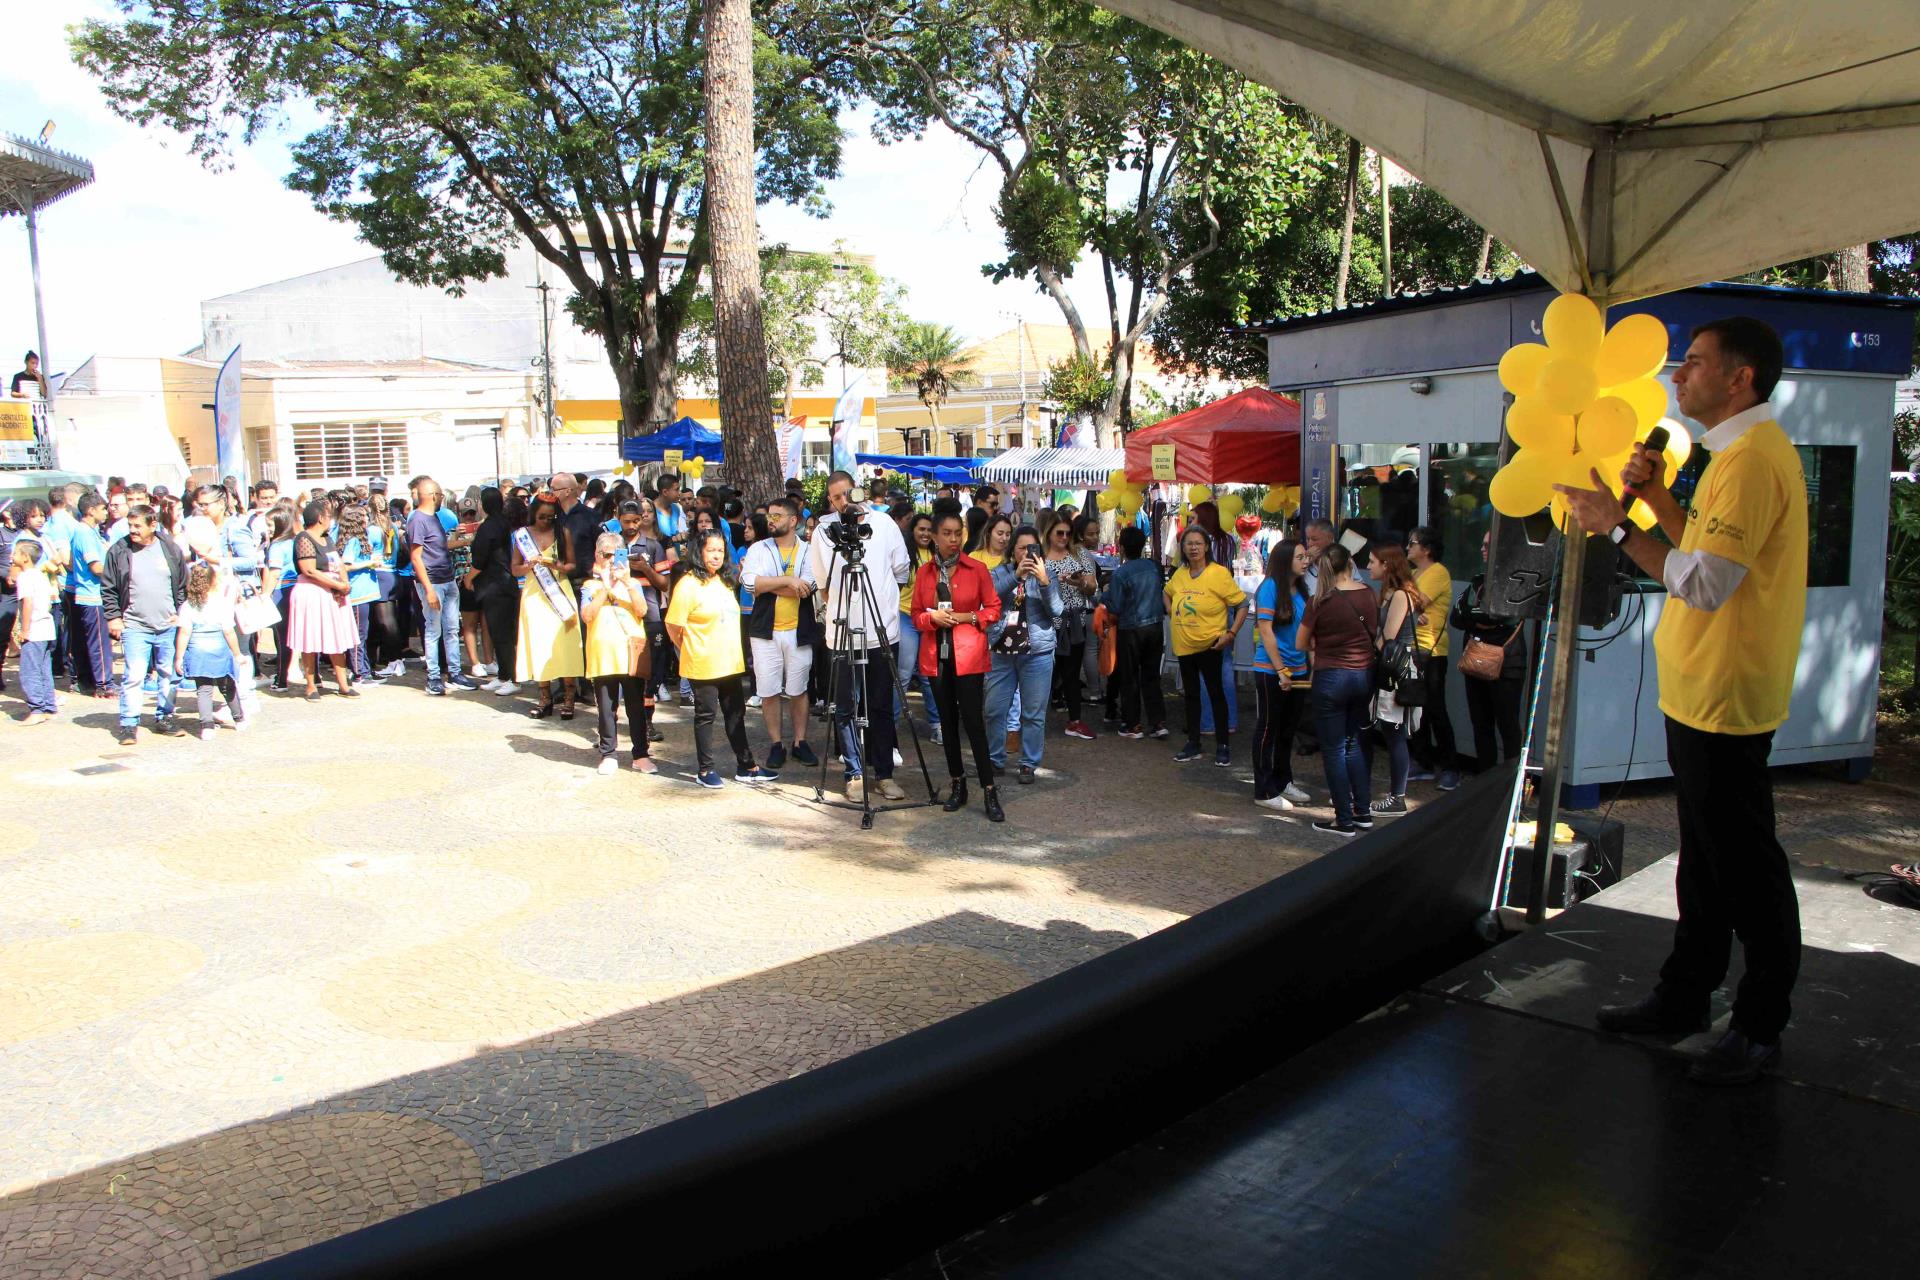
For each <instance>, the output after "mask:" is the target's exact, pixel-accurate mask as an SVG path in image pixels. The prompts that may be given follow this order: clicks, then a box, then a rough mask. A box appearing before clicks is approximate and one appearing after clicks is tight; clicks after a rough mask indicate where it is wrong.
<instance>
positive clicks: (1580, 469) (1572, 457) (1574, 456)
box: [1537, 449, 1600, 489]
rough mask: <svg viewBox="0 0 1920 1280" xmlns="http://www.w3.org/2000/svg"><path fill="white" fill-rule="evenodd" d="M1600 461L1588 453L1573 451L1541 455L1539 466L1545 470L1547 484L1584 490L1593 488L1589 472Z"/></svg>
mask: <svg viewBox="0 0 1920 1280" xmlns="http://www.w3.org/2000/svg"><path fill="white" fill-rule="evenodd" d="M1599 462H1600V460H1599V459H1598V458H1597V457H1595V456H1593V455H1592V454H1588V453H1575V452H1574V451H1572V450H1571V449H1569V450H1567V451H1566V452H1564V453H1547V454H1542V455H1540V459H1539V462H1538V464H1537V465H1539V466H1540V467H1542V468H1544V469H1545V471H1546V474H1547V483H1549V484H1565V485H1575V486H1578V487H1579V488H1582V489H1591V488H1593V477H1591V476H1589V475H1588V474H1587V472H1589V471H1591V470H1593V468H1594V467H1595V466H1597V465H1599Z"/></svg>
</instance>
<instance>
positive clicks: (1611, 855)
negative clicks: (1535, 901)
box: [1506, 813, 1627, 909]
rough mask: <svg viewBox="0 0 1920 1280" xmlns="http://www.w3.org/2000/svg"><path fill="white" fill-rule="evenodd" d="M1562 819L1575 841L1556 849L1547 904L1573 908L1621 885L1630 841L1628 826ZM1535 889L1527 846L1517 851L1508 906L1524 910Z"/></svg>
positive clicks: (1593, 819) (1567, 816) (1566, 816)
mask: <svg viewBox="0 0 1920 1280" xmlns="http://www.w3.org/2000/svg"><path fill="white" fill-rule="evenodd" d="M1560 820H1561V821H1562V822H1564V823H1566V824H1567V825H1568V826H1569V827H1572V828H1573V839H1572V840H1570V841H1568V842H1566V843H1564V844H1562V843H1560V842H1558V841H1556V842H1555V843H1554V846H1553V865H1552V867H1551V868H1550V869H1549V870H1548V872H1547V905H1548V906H1549V907H1553V908H1560V907H1570V906H1572V905H1573V904H1574V903H1576V902H1581V901H1584V900H1585V899H1587V898H1591V897H1592V896H1593V895H1594V894H1596V893H1598V892H1600V891H1601V890H1602V889H1606V888H1609V887H1611V886H1613V885H1616V884H1618V883H1619V882H1620V870H1621V859H1622V858H1623V857H1624V855H1625V851H1626V840H1627V829H1626V827H1625V826H1624V825H1622V824H1621V823H1618V822H1614V821H1612V820H1610V819H1609V820H1602V819H1600V818H1597V817H1580V816H1578V815H1574V814H1566V813H1563V814H1561V815H1560ZM1569 884H1571V886H1572V887H1571V890H1569V887H1568V886H1569ZM1532 888H1533V848H1532V846H1528V847H1526V848H1522V849H1516V850H1514V855H1513V874H1512V875H1511V876H1510V877H1508V880H1507V898H1506V905H1507V906H1509V907H1514V908H1516V909H1524V908H1525V907H1526V905H1527V902H1528V899H1529V897H1530V896H1531V890H1532Z"/></svg>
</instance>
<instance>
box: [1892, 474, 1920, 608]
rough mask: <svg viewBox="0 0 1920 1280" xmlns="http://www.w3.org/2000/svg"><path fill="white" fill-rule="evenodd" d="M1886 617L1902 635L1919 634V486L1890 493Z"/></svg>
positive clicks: (1902, 484) (1900, 486)
mask: <svg viewBox="0 0 1920 1280" xmlns="http://www.w3.org/2000/svg"><path fill="white" fill-rule="evenodd" d="M1886 614H1887V621H1888V623H1889V624H1890V625H1892V626H1895V627H1898V628H1899V629H1900V630H1902V631H1920V484H1917V483H1915V482H1913V481H1910V480H1903V481H1897V482H1895V483H1894V484H1893V485H1891V486H1889V489H1888V504H1887V588H1886Z"/></svg>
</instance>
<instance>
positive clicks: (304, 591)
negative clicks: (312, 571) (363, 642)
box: [287, 580, 360, 653]
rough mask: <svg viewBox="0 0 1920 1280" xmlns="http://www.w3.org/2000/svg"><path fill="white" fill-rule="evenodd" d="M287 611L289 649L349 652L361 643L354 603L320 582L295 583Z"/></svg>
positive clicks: (308, 651) (300, 651)
mask: <svg viewBox="0 0 1920 1280" xmlns="http://www.w3.org/2000/svg"><path fill="white" fill-rule="evenodd" d="M287 612H288V615H289V616H288V618H287V648H289V649H291V650H293V651H294V652H295V653H349V652H351V651H352V650H353V647H354V646H355V645H357V644H359V643H360V628H359V625H358V624H357V623H356V622H355V621H354V617H353V606H352V605H350V604H341V603H340V602H339V601H337V600H336V599H334V595H333V592H331V591H329V590H327V589H326V588H325V587H323V586H321V585H319V584H318V583H314V582H306V581H304V580H303V581H300V582H296V583H294V584H293V597H292V599H291V600H289V601H288V605H287Z"/></svg>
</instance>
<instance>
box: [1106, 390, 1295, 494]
mask: <svg viewBox="0 0 1920 1280" xmlns="http://www.w3.org/2000/svg"><path fill="white" fill-rule="evenodd" d="M1157 444H1170V445H1172V446H1173V470H1174V479H1175V480H1176V481H1178V482H1179V483H1181V484H1298V483H1300V404H1299V402H1298V401H1296V400H1290V399H1288V398H1287V397H1286V396H1281V395H1275V394H1274V393H1273V392H1271V391H1268V390H1266V389H1265V388H1264V387H1249V388H1248V389H1247V390H1245V391H1236V392H1234V393H1233V394H1232V395H1230V396H1228V397H1227V398H1226V399H1224V400H1216V401H1214V402H1213V403H1212V404H1206V405H1201V406H1200V407H1199V408H1198V409H1189V410H1187V411H1186V412H1185V413H1183V414H1179V415H1178V416H1176V417H1172V418H1168V419H1167V420H1166V421H1165V422H1156V423H1154V424H1153V425H1152V426H1150V427H1143V428H1141V429H1140V430H1138V431H1135V432H1132V433H1131V434H1129V435H1128V436H1127V479H1129V480H1131V481H1133V482H1134V483H1135V484H1150V483H1152V482H1153V479H1154V475H1153V446H1155V445H1157Z"/></svg>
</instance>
